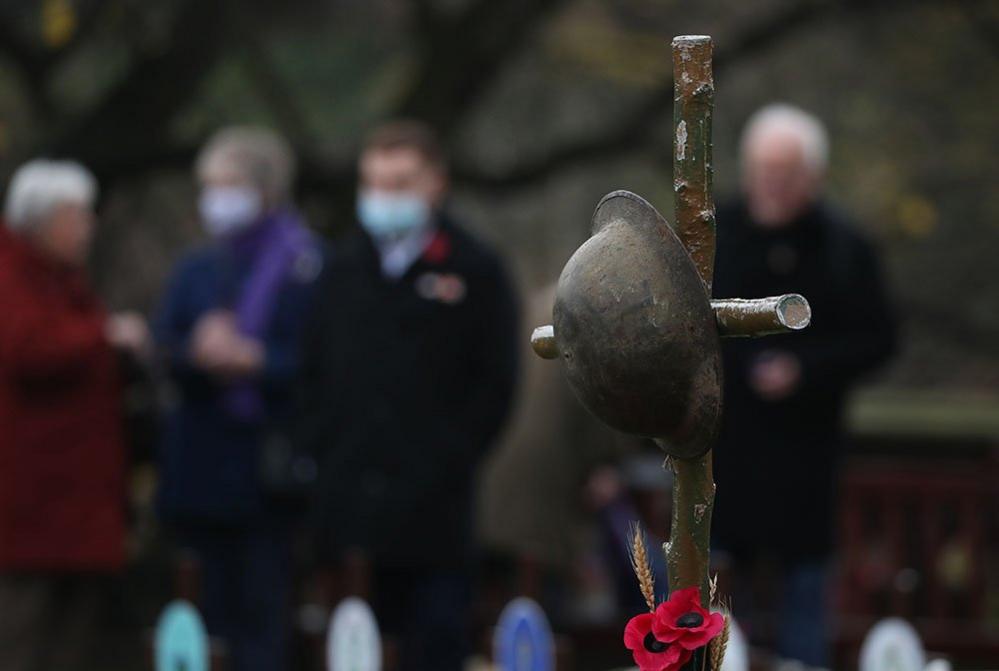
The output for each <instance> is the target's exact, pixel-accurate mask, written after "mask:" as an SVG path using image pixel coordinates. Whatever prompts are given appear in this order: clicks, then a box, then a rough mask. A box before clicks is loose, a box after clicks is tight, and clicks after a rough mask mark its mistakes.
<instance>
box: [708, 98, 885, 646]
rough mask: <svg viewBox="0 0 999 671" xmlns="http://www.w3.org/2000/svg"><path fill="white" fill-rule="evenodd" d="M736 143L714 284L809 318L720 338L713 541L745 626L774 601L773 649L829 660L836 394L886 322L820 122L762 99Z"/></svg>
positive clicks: (879, 358)
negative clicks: (756, 589)
mask: <svg viewBox="0 0 999 671" xmlns="http://www.w3.org/2000/svg"><path fill="white" fill-rule="evenodd" d="M741 153H742V187H743V188H742V195H741V197H740V198H738V199H736V200H735V201H734V202H732V203H731V204H729V205H728V206H726V207H722V208H720V209H719V211H718V215H717V220H718V250H717V256H716V261H715V281H714V287H713V291H714V293H715V295H716V296H745V297H747V298H755V297H763V296H772V295H775V294H783V293H788V292H798V293H801V294H804V295H805V296H807V297H808V300H809V301H810V303H811V306H812V313H813V318H812V324H811V326H809V328H808V329H807V330H805V331H803V332H802V333H796V334H793V335H784V336H774V337H773V338H765V339H748V338H747V339H735V340H728V341H726V342H725V343H724V345H723V361H724V372H725V415H724V419H723V425H722V430H721V436H720V438H719V441H718V446H717V449H716V452H717V454H718V458H717V460H716V462H717V467H716V470H717V476H716V480H717V483H718V499H717V505H716V508H715V524H714V527H715V533H716V544H717V546H718V547H720V548H723V549H724V550H726V551H727V553H728V555H729V556H730V557H731V559H732V561H733V567H734V572H735V577H736V579H737V580H736V586H735V590H734V592H735V594H734V596H735V600H734V603H735V608H736V612H735V614H736V617H738V618H740V619H742V620H743V621H744V623H745V624H747V625H749V627H748V628H749V632H750V635H751V636H753V635H755V636H761V635H765V634H764V632H763V628H762V627H761V626H760V625H761V624H762V622H763V621H764V619H763V618H762V617H758V616H760V615H761V613H764V612H766V611H768V610H770V611H772V610H776V611H777V614H778V619H777V622H778V631H777V640H776V648H777V652H778V654H780V655H781V656H783V657H786V658H790V659H796V660H799V661H802V662H804V663H807V664H810V665H813V666H828V662H829V658H828V650H829V646H828V638H827V633H828V632H827V628H826V620H825V616H826V610H827V604H828V603H829V601H828V599H827V598H826V589H827V585H826V576H827V572H826V570H825V565H826V563H827V562H828V560H829V558H830V555H831V553H832V551H833V542H832V541H833V532H834V527H835V524H834V513H835V507H836V498H835V487H836V483H837V464H838V463H839V460H840V456H841V454H842V450H843V446H844V443H845V439H846V437H845V435H844V430H843V423H842V415H843V406H844V399H845V398H846V394H847V392H848V391H849V390H850V388H851V387H852V386H853V385H854V384H855V383H856V382H857V380H858V379H859V378H860V377H861V376H862V375H864V374H865V373H868V372H869V371H871V370H872V369H874V368H875V367H876V366H877V365H879V364H880V363H882V362H883V361H884V360H885V359H887V358H888V356H889V354H890V353H891V351H892V349H893V345H894V340H895V329H894V322H893V319H892V316H891V310H890V307H889V305H888V302H887V300H886V297H885V292H884V289H883V286H882V282H881V277H880V271H879V267H878V262H877V257H876V255H875V252H874V249H873V248H872V247H871V245H870V244H868V243H867V242H866V241H865V240H864V239H863V238H862V237H861V236H860V234H859V233H858V232H857V230H856V229H855V228H854V227H853V226H852V225H851V224H850V223H849V222H848V221H847V220H846V218H845V217H844V216H843V215H842V214H840V213H839V212H838V211H837V210H835V209H834V208H832V207H831V206H830V205H829V204H828V203H827V202H826V200H825V199H824V198H823V194H822V183H823V180H824V178H825V172H826V165H827V162H828V157H829V141H828V137H827V134H826V131H825V128H824V127H823V125H822V123H821V122H820V121H819V120H818V119H817V118H816V117H814V116H812V115H811V114H808V113H807V112H804V111H803V110H801V109H798V108H796V107H792V106H790V105H784V104H775V105H770V106H767V107H764V108H763V109H761V110H760V111H758V112H757V113H756V114H755V115H753V117H752V118H750V120H749V122H748V123H747V124H746V127H745V131H744V132H743V137H742V146H741ZM767 569H769V570H767ZM761 571H765V572H766V573H767V574H768V575H775V574H776V575H780V576H781V577H782V580H781V581H780V582H779V583H778V584H776V585H774V588H775V589H774V590H772V591H771V592H770V594H769V596H770V597H772V601H770V602H769V603H767V602H766V601H767V600H766V599H759V598H756V597H751V596H749V594H748V590H746V591H745V592H744V591H743V590H742V588H741V587H740V585H742V586H745V585H746V584H748V583H749V580H748V576H750V575H759V573H758V572H761ZM740 579H741V580H740ZM758 642H764V641H758ZM769 642H772V641H769Z"/></svg>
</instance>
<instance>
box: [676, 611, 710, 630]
mask: <svg viewBox="0 0 999 671" xmlns="http://www.w3.org/2000/svg"><path fill="white" fill-rule="evenodd" d="M702 624H704V618H703V617H702V616H701V614H700V613H694V612H691V613H684V614H683V615H681V616H680V617H678V618H677V620H676V626H678V627H684V628H686V629H693V628H694V627H700V626H701V625H702Z"/></svg>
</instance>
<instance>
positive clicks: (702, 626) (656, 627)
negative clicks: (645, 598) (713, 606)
mask: <svg viewBox="0 0 999 671" xmlns="http://www.w3.org/2000/svg"><path fill="white" fill-rule="evenodd" d="M724 627H725V616H724V615H722V614H721V613H710V612H708V611H707V610H705V609H704V608H702V607H701V590H700V588H697V587H687V588H686V589H679V590H676V591H675V592H673V593H672V594H670V595H669V600H668V601H664V602H663V603H661V604H659V607H658V608H656V613H655V618H654V619H653V621H652V633H653V635H654V636H655V638H656V639H658V640H660V641H662V642H663V643H672V644H673V645H675V646H677V647H680V648H683V649H684V650H696V649H697V648H701V647H704V646H705V645H707V644H708V641H710V640H711V639H713V638H714V637H715V636H717V635H718V634H719V633H720V632H721V630H722V629H723V628H724Z"/></svg>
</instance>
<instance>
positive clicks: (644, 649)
mask: <svg viewBox="0 0 999 671" xmlns="http://www.w3.org/2000/svg"><path fill="white" fill-rule="evenodd" d="M654 619H655V616H654V615H653V614H652V613H642V614H641V615H636V616H635V617H633V618H631V620H629V621H628V625H627V626H626V627H625V628H624V647H626V648H628V649H629V650H631V656H632V657H633V658H634V659H635V664H637V665H638V669H639V671H679V669H680V667H682V666H683V665H684V664H686V663H687V662H689V661H690V657H691V655H693V654H694V653H693V652H691V651H690V650H684V649H683V648H681V647H680V646H679V645H670V644H669V643H663V642H662V641H659V640H657V639H656V637H655V636H654V635H653V634H652V626H653V620H654Z"/></svg>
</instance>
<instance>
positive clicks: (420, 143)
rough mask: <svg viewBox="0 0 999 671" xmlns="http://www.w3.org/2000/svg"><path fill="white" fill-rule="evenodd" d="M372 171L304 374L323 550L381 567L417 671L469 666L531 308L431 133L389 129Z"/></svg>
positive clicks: (408, 663) (403, 646)
mask: <svg viewBox="0 0 999 671" xmlns="http://www.w3.org/2000/svg"><path fill="white" fill-rule="evenodd" d="M359 169H360V185H359V192H358V203H357V219H358V221H359V223H360V228H361V230H360V231H359V232H358V234H357V235H355V236H354V237H353V238H352V239H350V240H348V241H345V242H344V243H343V244H342V246H340V247H339V248H338V250H337V253H336V254H335V255H334V257H333V259H332V260H331V263H330V264H329V272H328V275H327V276H326V278H325V280H324V283H323V287H322V292H321V293H322V303H321V305H320V306H319V309H318V310H317V317H318V319H317V321H316V323H315V328H314V329H312V330H310V332H309V334H308V336H307V340H306V353H305V365H304V366H303V372H304V374H305V378H304V380H303V382H304V384H303V387H304V389H303V391H304V398H305V399H306V409H305V414H304V418H303V429H304V434H303V440H304V443H305V445H306V446H307V447H308V448H309V449H310V450H311V451H312V453H314V454H315V455H317V459H318V461H319V485H320V486H319V488H318V491H319V494H318V502H317V504H318V505H317V520H316V522H317V542H318V545H317V548H318V551H319V557H320V559H321V560H322V561H323V562H324V563H325V564H326V565H328V566H337V565H342V564H343V563H344V562H345V560H347V559H349V558H350V557H351V556H358V555H361V556H363V557H365V560H366V562H367V564H368V566H369V567H370V573H371V588H372V591H373V605H374V609H375V612H376V614H377V616H378V618H379V622H380V624H381V625H382V627H383V629H384V630H385V631H386V632H387V633H388V634H389V635H390V636H392V637H394V638H395V639H396V640H397V641H398V642H399V658H400V662H401V668H403V669H435V670H437V671H449V670H452V669H460V668H462V664H463V660H464V658H465V656H466V653H467V652H468V644H467V639H468V633H469V631H468V623H467V617H468V615H469V606H470V589H471V585H470V576H469V566H470V560H471V559H472V550H473V547H472V545H473V543H472V517H473V515H472V508H473V506H472V493H473V487H474V482H475V475H476V470H477V466H478V464H479V461H480V459H481V458H482V457H483V455H484V454H485V452H486V449H487V448H488V446H489V445H490V443H491V442H492V440H493V439H494V438H495V437H496V435H497V433H498V432H499V430H500V428H501V426H502V424H503V421H504V419H505V417H506V415H507V411H508V408H509V405H510V399H511V394H512V390H513V386H514V381H515V375H516V363H517V351H518V344H519V343H518V340H517V333H518V332H517V310H516V306H515V297H514V293H513V290H512V289H511V286H510V283H509V282H508V280H507V277H506V274H505V272H504V270H503V268H502V265H501V263H500V261H499V259H498V258H497V256H496V255H495V254H494V253H493V252H492V251H491V250H489V249H488V247H486V246H485V245H484V244H482V243H481V242H479V241H477V240H475V239H474V238H473V237H472V236H470V235H469V234H468V233H466V232H465V231H464V230H462V229H461V228H460V227H459V226H458V225H457V223H456V222H455V220H454V219H453V218H452V217H451V215H450V214H449V213H448V212H447V211H446V210H445V209H444V204H445V198H446V195H447V190H448V178H447V168H446V164H445V158H444V155H443V152H442V150H441V148H440V146H439V144H438V142H437V139H436V137H435V136H434V134H433V132H432V131H431V130H430V129H429V128H427V127H425V126H423V125H422V124H419V123H417V122H407V121H401V122H395V123H390V124H388V125H386V126H383V127H381V128H379V129H377V130H375V131H374V132H373V133H372V134H371V135H370V136H369V137H368V139H367V141H366V142H365V144H364V147H363V150H362V152H361V156H360V160H359Z"/></svg>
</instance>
